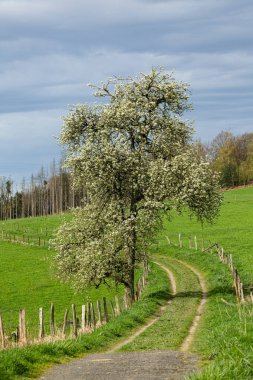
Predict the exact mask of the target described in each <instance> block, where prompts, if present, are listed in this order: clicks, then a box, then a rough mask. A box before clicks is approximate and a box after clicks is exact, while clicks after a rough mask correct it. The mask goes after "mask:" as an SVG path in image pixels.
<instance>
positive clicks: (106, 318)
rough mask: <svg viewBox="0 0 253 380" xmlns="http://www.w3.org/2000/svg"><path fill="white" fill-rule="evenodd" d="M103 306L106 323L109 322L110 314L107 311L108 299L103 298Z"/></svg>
mask: <svg viewBox="0 0 253 380" xmlns="http://www.w3.org/2000/svg"><path fill="white" fill-rule="evenodd" d="M103 306H104V314H105V321H106V323H107V322H109V314H108V310H107V304H106V297H103Z"/></svg>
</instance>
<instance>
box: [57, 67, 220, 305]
mask: <svg viewBox="0 0 253 380" xmlns="http://www.w3.org/2000/svg"><path fill="white" fill-rule="evenodd" d="M95 95H96V96H98V97H103V98H106V99H108V102H107V103H106V102H101V103H102V104H101V105H95V106H89V105H87V104H84V105H77V106H75V108H73V109H72V110H71V111H70V112H69V114H68V115H67V116H66V117H65V119H64V127H63V130H62V133H61V137H60V140H61V143H62V144H64V145H65V146H66V151H67V158H66V166H67V167H68V168H69V169H70V170H71V172H72V175H73V181H74V185H75V186H77V187H84V188H85V189H86V192H87V199H86V202H85V203H84V205H83V207H81V208H78V209H76V210H74V217H73V219H72V220H71V221H70V222H67V223H65V224H64V225H63V226H62V227H61V228H60V229H59V230H58V233H57V235H56V237H55V239H54V242H53V245H54V247H55V248H56V251H57V253H56V266H57V271H58V276H59V278H61V279H62V280H64V281H70V282H72V284H73V285H74V286H75V287H76V288H77V289H79V290H81V289H85V288H87V287H89V286H91V285H93V286H94V285H95V286H97V287H98V286H99V285H100V284H101V283H104V282H107V280H108V279H113V280H114V281H115V282H116V283H122V284H124V285H125V287H126V288H127V290H128V292H129V294H130V296H131V297H132V299H133V298H134V283H135V270H136V267H137V265H138V263H140V262H141V261H142V260H143V258H144V256H145V255H146V253H147V252H148V247H149V244H150V243H151V242H152V239H153V237H154V236H155V234H156V231H157V228H160V226H161V222H162V219H163V218H164V217H165V216H170V214H171V210H172V209H175V208H176V209H177V210H182V209H185V208H187V209H188V210H189V212H190V214H195V215H196V216H197V218H198V219H199V220H200V221H204V220H207V221H212V220H213V219H214V217H215V216H216V215H217V213H218V210H219V206H220V202H221V196H220V193H219V189H218V176H217V174H216V173H213V172H212V171H211V169H210V167H209V164H208V163H207V162H204V161H202V160H201V159H200V158H199V157H198V155H197V154H195V152H194V149H193V144H192V135H193V129H192V127H191V124H190V123H189V122H187V121H185V120H184V119H183V118H182V116H183V114H184V113H185V111H187V110H189V109H190V108H191V105H190V104H189V101H188V98H189V90H188V85H186V84H184V83H179V82H177V81H176V80H175V79H174V77H173V76H172V75H170V74H168V73H166V72H165V71H164V70H162V69H159V70H156V69H152V71H151V72H150V73H149V74H140V75H139V76H138V77H136V78H127V79H121V78H114V79H110V80H109V81H108V82H106V83H102V85H101V87H96V93H95Z"/></svg>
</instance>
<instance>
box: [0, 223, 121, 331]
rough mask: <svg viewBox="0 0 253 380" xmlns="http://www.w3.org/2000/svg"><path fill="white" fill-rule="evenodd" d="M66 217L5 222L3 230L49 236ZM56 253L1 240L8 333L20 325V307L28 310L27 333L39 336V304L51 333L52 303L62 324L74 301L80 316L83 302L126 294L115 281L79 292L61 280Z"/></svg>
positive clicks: (0, 296) (0, 305)
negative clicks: (58, 274) (56, 262)
mask: <svg viewBox="0 0 253 380" xmlns="http://www.w3.org/2000/svg"><path fill="white" fill-rule="evenodd" d="M68 217H69V216H68V215H67V218H68ZM64 219H66V216H64V217H63V216H51V217H45V218H28V219H22V220H17V221H15V220H13V221H5V222H2V223H1V226H0V229H1V227H2V228H5V231H7V232H8V233H10V234H12V235H13V236H14V235H16V236H17V235H18V232H20V236H21V234H22V233H23V231H29V234H30V236H31V237H32V238H33V239H34V241H36V239H37V237H38V235H40V236H41V235H42V233H41V231H43V232H44V233H45V237H47V239H49V238H51V237H52V236H53V233H54V231H55V229H56V228H57V227H58V226H59V225H60V224H61V223H62V222H63V220H64ZM42 236H43V235H42ZM53 255H54V252H53V251H52V250H49V249H48V248H47V247H39V246H36V245H28V244H19V243H18V242H14V243H11V242H8V241H1V242H0V262H1V266H0V288H1V292H0V313H1V315H2V317H3V320H4V327H5V330H6V332H7V333H9V334H10V333H11V332H13V331H14V330H15V329H16V327H17V326H18V311H19V310H20V309H25V310H26V319H27V328H28V334H29V335H30V336H37V335H38V329H39V308H40V307H43V309H44V317H45V329H46V333H49V328H50V327H49V321H50V305H51V303H53V304H54V307H55V322H56V325H58V326H61V325H62V322H63V318H64V313H65V310H66V309H68V310H69V313H70V318H71V305H72V304H75V305H76V308H77V315H78V318H79V319H80V316H81V305H82V304H85V303H86V302H87V301H92V302H96V300H98V299H100V300H102V298H103V297H106V298H107V300H108V302H110V300H113V299H114V296H115V295H116V294H117V295H118V296H121V295H122V294H123V288H122V287H121V286H118V287H116V286H115V285H114V284H111V287H110V288H109V287H108V286H106V285H102V286H101V287H100V288H99V289H95V288H91V289H89V291H86V292H83V293H76V292H75V291H74V290H73V289H72V288H71V287H70V285H69V284H65V283H61V282H60V281H59V280H58V279H57V278H56V277H55V273H54V267H53ZM109 312H111V311H110V309H109Z"/></svg>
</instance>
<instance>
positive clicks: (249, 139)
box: [196, 131, 253, 187]
mask: <svg viewBox="0 0 253 380" xmlns="http://www.w3.org/2000/svg"><path fill="white" fill-rule="evenodd" d="M196 149H197V150H198V154H199V155H200V156H205V158H207V159H208V160H209V161H211V163H212V166H213V168H214V170H216V171H218V172H219V173H220V182H221V186H223V187H231V186H239V185H247V184H249V183H250V182H252V181H253V133H245V134H242V135H238V136H234V135H233V134H232V133H231V132H228V131H222V132H220V133H219V134H218V135H217V136H216V137H215V138H214V139H213V140H212V141H211V142H210V143H207V144H202V143H201V142H200V141H198V142H197V143H196Z"/></svg>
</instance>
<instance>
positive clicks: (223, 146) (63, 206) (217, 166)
mask: <svg viewBox="0 0 253 380" xmlns="http://www.w3.org/2000/svg"><path fill="white" fill-rule="evenodd" d="M195 149H196V151H197V154H198V155H199V157H203V158H205V159H207V160H208V161H210V162H211V164H212V167H213V169H214V170H216V171H218V172H219V173H220V182H221V186H223V187H230V186H239V185H247V184H248V183H250V182H252V181H253V133H245V134H242V135H238V136H234V135H233V134H232V133H231V132H228V131H222V132H220V133H219V134H218V135H217V136H216V137H215V138H214V139H213V140H212V141H211V142H209V143H206V144H204V143H202V142H201V141H197V142H196V143H195ZM86 197H87V195H86V192H85V189H83V190H80V188H78V189H74V188H73V186H72V178H71V175H70V173H69V172H68V170H67V169H64V168H63V166H62V161H60V162H59V163H56V162H55V161H53V162H52V164H51V165H50V169H49V171H48V170H45V169H44V168H43V167H42V168H41V170H40V171H39V173H37V175H32V176H31V178H30V180H29V181H27V180H25V179H23V181H22V184H21V185H19V186H17V185H16V184H15V183H14V182H13V180H12V179H11V178H6V177H1V176H0V220H5V219H16V218H25V217H30V216H43V215H52V214H58V213H61V212H64V211H67V210H68V209H69V208H73V207H77V206H80V205H81V204H82V202H83V201H84V202H85V199H86Z"/></svg>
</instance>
